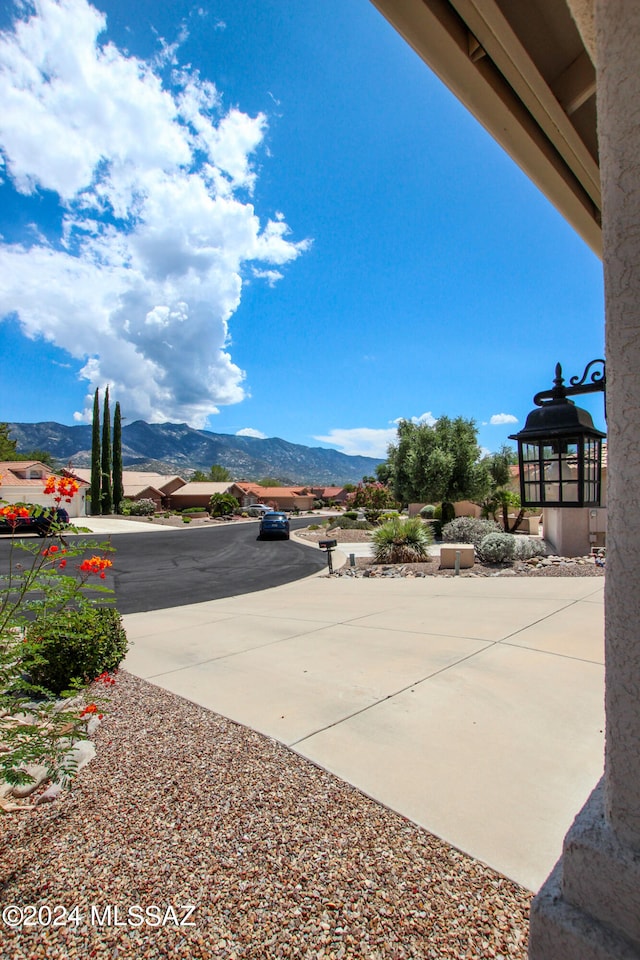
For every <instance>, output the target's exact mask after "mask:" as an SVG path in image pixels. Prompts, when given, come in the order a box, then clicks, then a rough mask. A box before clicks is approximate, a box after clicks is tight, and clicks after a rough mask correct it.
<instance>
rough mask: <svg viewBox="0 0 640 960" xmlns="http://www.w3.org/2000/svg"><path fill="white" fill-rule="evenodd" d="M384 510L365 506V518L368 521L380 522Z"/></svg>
mask: <svg viewBox="0 0 640 960" xmlns="http://www.w3.org/2000/svg"><path fill="white" fill-rule="evenodd" d="M384 512H385V511H384V510H378V509H377V508H376V507H365V509H364V518H365V520H366V521H367V523H372V524H376V523H379V522H380V518H381V517H382V515H383V513H384Z"/></svg>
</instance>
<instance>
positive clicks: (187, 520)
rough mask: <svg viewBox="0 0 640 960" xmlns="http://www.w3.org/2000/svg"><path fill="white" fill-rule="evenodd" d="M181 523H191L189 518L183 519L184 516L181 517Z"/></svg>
mask: <svg viewBox="0 0 640 960" xmlns="http://www.w3.org/2000/svg"><path fill="white" fill-rule="evenodd" d="M182 522H183V523H191V517H184V516H183V518H182Z"/></svg>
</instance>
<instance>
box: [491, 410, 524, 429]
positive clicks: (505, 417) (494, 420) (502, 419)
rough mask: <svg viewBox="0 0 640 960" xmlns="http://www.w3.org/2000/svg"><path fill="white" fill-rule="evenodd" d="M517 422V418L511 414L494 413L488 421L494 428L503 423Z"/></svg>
mask: <svg viewBox="0 0 640 960" xmlns="http://www.w3.org/2000/svg"><path fill="white" fill-rule="evenodd" d="M517 422H518V418H517V417H514V415H513V414H512V413H494V414H493V416H492V417H491V419H490V420H489V423H490V424H491V425H492V426H494V427H495V426H499V425H500V424H503V423H517Z"/></svg>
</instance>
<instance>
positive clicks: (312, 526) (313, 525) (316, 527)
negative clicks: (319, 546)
mask: <svg viewBox="0 0 640 960" xmlns="http://www.w3.org/2000/svg"><path fill="white" fill-rule="evenodd" d="M308 529H309V530H319V529H320V524H319V523H310V524H309V528H308Z"/></svg>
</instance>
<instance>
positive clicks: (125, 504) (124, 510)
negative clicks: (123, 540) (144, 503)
mask: <svg viewBox="0 0 640 960" xmlns="http://www.w3.org/2000/svg"><path fill="white" fill-rule="evenodd" d="M132 506H133V500H126V499H125V500H121V501H120V514H121V516H123V517H128V516H129V514H130V513H131V507H132Z"/></svg>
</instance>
